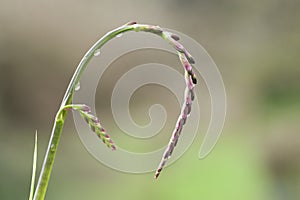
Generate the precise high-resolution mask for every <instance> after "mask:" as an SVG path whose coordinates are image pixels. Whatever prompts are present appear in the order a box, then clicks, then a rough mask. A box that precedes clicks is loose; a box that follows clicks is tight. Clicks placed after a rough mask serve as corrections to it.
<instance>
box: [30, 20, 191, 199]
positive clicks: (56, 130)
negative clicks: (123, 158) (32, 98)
mask: <svg viewBox="0 0 300 200" xmlns="http://www.w3.org/2000/svg"><path fill="white" fill-rule="evenodd" d="M132 30H134V31H137V32H138V31H144V32H150V33H154V34H156V35H159V36H160V37H162V38H163V39H165V40H166V41H167V42H168V43H170V44H171V45H172V46H173V47H174V48H175V49H176V51H178V52H180V53H182V54H184V55H185V56H186V57H187V59H188V60H189V61H190V63H192V64H193V62H194V61H193V59H192V57H191V55H190V54H189V53H188V52H187V51H186V50H185V49H184V48H183V46H182V45H181V44H179V43H178V42H177V40H178V36H176V35H171V34H170V33H168V32H163V30H162V29H161V28H160V27H158V26H152V25H144V24H136V23H135V22H132V23H127V24H125V25H123V26H121V27H119V28H116V29H114V30H112V31H110V32H108V33H107V34H105V35H104V36H103V37H102V38H100V39H99V40H98V41H97V42H96V43H95V44H94V45H93V46H92V47H91V48H90V49H89V50H88V51H87V52H86V54H85V55H84V57H83V58H82V60H81V61H80V63H79V65H78V67H77V68H76V70H75V72H74V75H73V77H72V79H71V81H70V83H69V86H68V88H67V90H66V92H65V95H64V97H63V100H62V103H61V105H60V108H59V110H58V112H57V114H56V117H55V121H54V125H53V128H52V132H51V136H50V140H49V144H48V148H47V151H46V155H45V159H44V163H43V166H42V169H41V173H40V177H39V181H38V183H37V186H36V190H35V194H34V200H43V199H44V198H45V194H46V191H47V186H48V183H49V179H50V175H51V171H52V167H53V163H54V159H55V156H56V152H57V147H58V144H59V140H60V137H61V133H62V129H63V126H64V123H65V118H66V115H67V112H68V110H66V109H63V108H64V107H65V106H66V105H69V104H71V103H72V99H73V94H74V90H75V86H76V84H77V83H78V82H79V79H80V77H81V75H82V73H83V71H84V70H85V68H86V67H87V65H88V63H89V61H90V60H91V59H92V58H93V56H94V54H95V52H96V51H97V50H99V49H100V48H101V47H102V46H103V45H104V44H105V43H107V42H108V41H109V40H111V39H113V38H114V37H116V36H117V35H118V34H120V33H123V32H127V31H132ZM190 72H191V73H192V70H190ZM192 74H193V73H192ZM160 170H161V169H160Z"/></svg>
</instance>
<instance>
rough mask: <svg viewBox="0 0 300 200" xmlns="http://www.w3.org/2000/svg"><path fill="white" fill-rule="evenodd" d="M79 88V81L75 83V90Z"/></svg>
mask: <svg viewBox="0 0 300 200" xmlns="http://www.w3.org/2000/svg"><path fill="white" fill-rule="evenodd" d="M78 90H80V82H78V83H76V85H75V91H78Z"/></svg>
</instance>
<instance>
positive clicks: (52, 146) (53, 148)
mask: <svg viewBox="0 0 300 200" xmlns="http://www.w3.org/2000/svg"><path fill="white" fill-rule="evenodd" d="M50 150H51V151H52V152H53V151H55V145H54V144H51V146H50Z"/></svg>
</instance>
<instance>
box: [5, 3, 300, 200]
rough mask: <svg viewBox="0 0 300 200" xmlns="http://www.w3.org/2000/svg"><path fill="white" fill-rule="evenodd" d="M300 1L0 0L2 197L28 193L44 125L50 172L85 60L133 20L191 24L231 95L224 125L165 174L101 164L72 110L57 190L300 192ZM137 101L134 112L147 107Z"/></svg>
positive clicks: (100, 193)
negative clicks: (63, 107) (76, 74)
mask: <svg viewBox="0 0 300 200" xmlns="http://www.w3.org/2000/svg"><path fill="white" fill-rule="evenodd" d="M299 9H300V1H297V0H289V1H284V0H265V1H258V0H254V1H253V0H252V1H250V0H245V1H239V0H215V1H196V0H186V1H179V0H176V1H171V0H166V1H158V0H154V1H146V0H141V1H134V0H131V1H127V0H126V1H118V2H116V1H96V0H89V1H82V0H72V1H71V0H66V1H38V0H29V1H21V0H19V1H17V0H1V1H0V110H1V112H0V131H1V140H0V152H1V154H0V155H1V156H0V177H1V181H0V199H27V198H28V195H29V184H30V178H31V164H32V152H33V142H34V132H35V130H36V129H37V130H38V132H39V135H38V137H39V138H38V146H39V156H38V160H39V163H38V164H39V165H38V166H39V167H38V169H40V166H41V164H42V160H43V156H44V153H45V150H46V146H47V142H48V139H49V136H50V130H51V126H52V124H53V118H54V116H55V113H56V111H57V109H58V106H59V103H60V101H61V99H62V96H63V93H64V91H65V89H66V87H67V84H68V81H69V80H70V77H71V75H72V73H73V71H74V70H75V67H76V66H77V64H78V62H79V61H80V58H81V57H82V56H83V54H84V52H85V51H86V50H87V49H88V48H89V47H90V46H91V45H92V44H93V42H94V41H96V40H97V39H98V38H99V37H100V36H102V35H103V34H105V33H106V32H107V31H109V30H111V29H113V28H115V27H117V26H119V25H122V24H124V23H126V22H127V21H132V20H137V21H138V22H141V23H149V24H158V25H160V26H161V27H167V28H171V29H175V30H177V31H180V32H183V33H185V34H187V35H189V36H190V37H192V38H194V39H195V40H197V41H198V42H199V43H200V44H202V45H203V46H204V48H205V49H206V50H207V51H208V53H209V54H210V55H211V56H212V58H213V59H214V61H215V62H216V64H217V65H218V67H219V70H220V71H221V73H222V76H223V78H224V82H225V86H226V90H227V97H228V112H227V121H226V124H225V127H224V131H223V134H222V136H221V138H220V140H219V142H218V144H217V146H216V147H215V149H214V150H213V152H212V153H211V154H210V155H209V156H208V157H207V158H205V159H204V160H199V159H198V158H197V155H198V150H199V147H200V144H201V142H202V140H203V135H204V133H205V132H204V131H199V134H198V135H199V136H198V137H197V138H196V140H195V141H194V143H193V145H192V146H191V148H190V149H189V150H188V151H187V152H186V153H185V154H184V156H183V157H181V158H180V159H179V160H178V161H177V162H176V163H174V164H173V165H171V166H170V167H168V168H166V169H165V170H164V171H163V174H162V176H161V177H160V178H159V180H158V181H155V180H153V173H148V174H126V173H121V172H118V171H114V170H112V169H109V168H108V167H105V166H104V165H102V164H100V163H99V162H98V161H97V160H95V159H94V158H93V157H92V156H91V155H90V154H89V153H88V152H87V151H86V150H85V148H84V146H83V145H82V144H81V142H80V139H79V137H78V136H77V133H76V130H75V128H74V125H73V124H74V123H73V120H72V115H70V116H69V117H68V120H67V122H66V126H65V129H64V132H63V135H62V138H61V143H60V146H59V150H58V154H57V158H56V161H55V164H54V168H53V173H52V177H51V180H50V184H49V188H48V192H47V195H46V199H74V200H75V199H131V200H134V199H173V200H177V199H191V200H192V199H210V200H221V199H245V200H247V199H249V200H250V199H258V200H259V199H261V200H269V199H270V200H271V199H272V200H273V199H275V200H277V199H278V200H281V199H282V200H283V199H284V200H296V199H300V190H299V188H300V135H299V132H300V125H299V119H300V103H299V101H300V82H299V80H300V68H299V65H300V56H299V52H300V37H299V36H300V26H299V21H300V12H299ZM103 87H105V85H104V86H103ZM146 89H147V88H146ZM148 89H149V88H148ZM97 95H98V93H97ZM99 95H100V94H99ZM98 101H99V98H98ZM138 102H143V99H140V100H139V101H137V105H136V107H135V106H134V104H133V106H132V107H133V112H134V113H142V114H141V115H146V114H145V112H146V110H142V111H141V110H140V109H139V108H140V107H143V104H142V103H141V105H139V103H138ZM176 105H177V104H176ZM176 105H175V106H176ZM98 107H99V109H104V110H105V109H107V108H103V107H101V104H99V106H98ZM98 107H97V109H98ZM141 109H142V108H141ZM171 112H172V111H171ZM136 115H138V114H136ZM102 116H105V115H102ZM171 116H173V115H171ZM208 117H209V116H208ZM175 119H176V116H173V118H171V121H174V120H175ZM106 121H108V122H107V124H110V123H112V122H110V121H112V120H110V119H106ZM104 125H105V124H104ZM169 126H170V127H171V126H172V124H171V125H169ZM108 127H109V125H108ZM166 138H167V137H166ZM165 141H167V139H166V140H165ZM162 144H163V142H162Z"/></svg>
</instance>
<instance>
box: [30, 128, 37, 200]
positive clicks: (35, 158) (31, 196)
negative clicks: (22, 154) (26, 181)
mask: <svg viewBox="0 0 300 200" xmlns="http://www.w3.org/2000/svg"><path fill="white" fill-rule="evenodd" d="M32 162H33V163H32V175H31V185H30V195H29V200H32V199H33V192H34V183H35V175H36V163H37V130H36V131H35V138H34V150H33V161H32Z"/></svg>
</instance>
